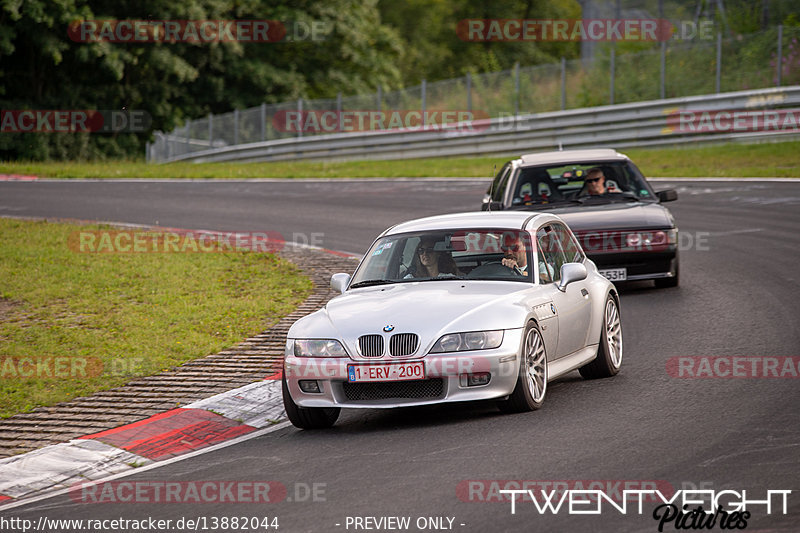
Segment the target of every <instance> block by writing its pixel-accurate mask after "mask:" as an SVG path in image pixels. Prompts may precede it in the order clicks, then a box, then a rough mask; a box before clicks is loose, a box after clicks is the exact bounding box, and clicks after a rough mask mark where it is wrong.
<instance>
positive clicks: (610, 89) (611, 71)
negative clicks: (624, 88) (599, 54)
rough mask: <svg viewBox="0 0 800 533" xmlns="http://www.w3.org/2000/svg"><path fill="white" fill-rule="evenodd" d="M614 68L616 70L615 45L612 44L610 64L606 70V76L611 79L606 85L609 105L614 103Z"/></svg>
mask: <svg viewBox="0 0 800 533" xmlns="http://www.w3.org/2000/svg"><path fill="white" fill-rule="evenodd" d="M615 44H616V43H615ZM616 70H617V47H616V46H614V47H612V48H611V65H610V68H609V72H608V77H609V79H610V80H611V81H610V85H609V87H608V99H609V104H611V105H614V77H615V76H616Z"/></svg>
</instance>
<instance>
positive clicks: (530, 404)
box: [497, 322, 547, 413]
mask: <svg viewBox="0 0 800 533" xmlns="http://www.w3.org/2000/svg"><path fill="white" fill-rule="evenodd" d="M519 355H520V362H519V375H518V376H517V384H516V386H515V387H514V392H512V393H511V395H510V396H509V397H508V398H507V399H505V400H501V401H500V402H498V404H497V406H498V407H499V408H500V410H501V411H503V412H504V413H523V412H525V411H534V410H536V409H539V408H541V407H542V405H543V404H544V398H545V395H546V394H547V353H546V351H545V348H544V339H542V333H541V331H539V326H537V325H536V323H534V322H529V323H528V325H527V327H526V328H525V334H524V335H523V337H522V346H521V348H520V353H519Z"/></svg>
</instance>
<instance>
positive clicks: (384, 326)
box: [289, 280, 535, 354]
mask: <svg viewBox="0 0 800 533" xmlns="http://www.w3.org/2000/svg"><path fill="white" fill-rule="evenodd" d="M534 287H535V286H534V285H532V284H529V283H523V282H512V281H505V282H504V281H474V280H464V281H461V280H447V281H439V280H436V281H423V282H406V283H397V284H394V285H382V286H376V287H366V288H363V289H354V290H349V291H347V292H346V293H345V294H343V295H341V296H337V297H336V298H334V299H332V300H331V301H330V302H328V304H327V305H326V306H325V307H324V308H323V309H321V310H319V311H317V312H316V313H313V314H311V315H309V316H307V317H305V318H303V319H301V320H299V321H298V322H296V323H295V325H294V326H292V329H291V330H290V331H289V337H290V338H304V337H308V338H324V337H328V338H337V339H340V340H344V342H345V344H346V345H347V346H346V347H347V350H348V352H350V353H351V354H353V353H355V354H357V353H358V351H357V350H356V344H357V342H358V338H359V337H360V336H362V335H369V334H379V335H383V336H384V337H385V338H386V339H387V340H388V338H389V337H390V336H391V335H393V334H397V333H416V334H417V335H419V342H420V350H419V352H418V353H420V354H422V353H427V351H428V350H429V349H430V347H431V346H432V345H433V343H435V342H436V340H438V339H439V337H441V336H442V335H443V334H445V333H455V332H462V331H483V330H493V329H512V328H521V327H523V326H524V325H525V322H524V321H525V317H526V307H525V306H524V305H523V304H522V303H521V302H522V300H523V299H525V298H526V296H529V295H531V292H532V290H535V289H534ZM386 330H389V331H386Z"/></svg>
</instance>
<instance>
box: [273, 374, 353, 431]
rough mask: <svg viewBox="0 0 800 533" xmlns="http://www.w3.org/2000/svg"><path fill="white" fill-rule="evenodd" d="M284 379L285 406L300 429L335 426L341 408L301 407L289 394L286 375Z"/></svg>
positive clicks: (289, 415) (292, 420)
mask: <svg viewBox="0 0 800 533" xmlns="http://www.w3.org/2000/svg"><path fill="white" fill-rule="evenodd" d="M281 381H282V388H283V408H284V409H285V410H286V416H287V417H288V418H289V421H290V422H291V423H292V424H294V426H295V427H298V428H300V429H324V428H329V427H331V426H333V425H334V424H335V423H336V420H337V419H338V418H339V413H340V412H341V409H340V408H339V407H300V406H299V405H297V404H296V403H294V400H293V399H292V395H291V394H289V387H288V386H287V385H286V375H285V374H284V376H283V379H282V380H281Z"/></svg>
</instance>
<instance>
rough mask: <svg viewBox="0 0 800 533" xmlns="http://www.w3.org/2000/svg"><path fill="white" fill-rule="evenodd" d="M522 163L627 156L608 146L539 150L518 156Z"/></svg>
mask: <svg viewBox="0 0 800 533" xmlns="http://www.w3.org/2000/svg"><path fill="white" fill-rule="evenodd" d="M520 159H521V160H522V164H523V165H550V164H553V163H564V164H567V163H581V162H591V161H609V160H614V161H624V160H626V159H628V156H626V155H625V154H621V153H619V152H617V151H616V150H612V149H610V148H597V149H593V150H562V151H558V152H539V153H536V154H525V155H523V156H521V157H520Z"/></svg>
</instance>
